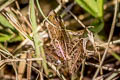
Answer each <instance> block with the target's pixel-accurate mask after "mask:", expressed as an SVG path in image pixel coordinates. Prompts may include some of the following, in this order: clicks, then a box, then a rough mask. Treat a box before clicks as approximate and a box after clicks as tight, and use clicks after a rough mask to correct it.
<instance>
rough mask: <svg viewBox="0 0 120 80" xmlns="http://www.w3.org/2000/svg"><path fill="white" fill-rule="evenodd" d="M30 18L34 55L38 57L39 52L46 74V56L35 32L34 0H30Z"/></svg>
mask: <svg viewBox="0 0 120 80" xmlns="http://www.w3.org/2000/svg"><path fill="white" fill-rule="evenodd" d="M30 20H31V24H32V30H33V39H34V45H35V51H36V55H37V57H40V54H41V56H42V58H43V61H42V65H43V68H44V71H45V73H46V74H47V75H48V69H47V64H46V58H45V54H44V49H43V42H42V40H41V38H40V36H39V35H38V33H37V22H36V15H35V8H34V0H30Z"/></svg>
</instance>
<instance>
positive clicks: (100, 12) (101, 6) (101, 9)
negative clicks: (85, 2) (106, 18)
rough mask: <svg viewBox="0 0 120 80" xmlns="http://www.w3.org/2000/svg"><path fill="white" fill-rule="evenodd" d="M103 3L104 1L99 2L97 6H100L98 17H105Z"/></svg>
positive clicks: (98, 0) (99, 0)
mask: <svg viewBox="0 0 120 80" xmlns="http://www.w3.org/2000/svg"><path fill="white" fill-rule="evenodd" d="M103 3H104V0H97V6H98V11H99V12H98V16H99V17H103Z"/></svg>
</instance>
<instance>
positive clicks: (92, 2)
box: [75, 0, 103, 18]
mask: <svg viewBox="0 0 120 80" xmlns="http://www.w3.org/2000/svg"><path fill="white" fill-rule="evenodd" d="M75 1H76V2H77V3H78V4H79V5H80V6H81V7H82V8H83V9H85V10H86V11H87V12H89V13H90V14H91V15H92V16H94V17H98V18H101V17H102V16H103V0H75Z"/></svg>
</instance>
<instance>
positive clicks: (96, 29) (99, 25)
mask: <svg viewBox="0 0 120 80" xmlns="http://www.w3.org/2000/svg"><path fill="white" fill-rule="evenodd" d="M91 25H92V26H94V28H89V30H91V31H92V32H94V33H99V32H100V31H101V30H102V29H103V28H104V22H103V21H102V20H98V19H97V20H95V21H94V22H93V23H92V24H91Z"/></svg>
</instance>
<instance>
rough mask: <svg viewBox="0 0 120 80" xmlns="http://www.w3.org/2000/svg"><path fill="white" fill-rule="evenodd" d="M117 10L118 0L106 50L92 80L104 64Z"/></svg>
mask: <svg viewBox="0 0 120 80" xmlns="http://www.w3.org/2000/svg"><path fill="white" fill-rule="evenodd" d="M117 8H118V0H116V5H115V11H114V18H113V22H112V26H111V30H110V35H109V39H108V45H107V48H106V49H105V52H104V54H103V57H102V60H101V62H100V65H99V67H98V69H97V71H96V72H95V74H94V76H93V80H95V78H96V77H97V75H98V73H99V70H100V68H101V66H102V64H103V62H104V59H105V56H106V54H107V51H108V49H109V45H110V41H111V39H112V36H113V32H114V28H115V21H116V16H117Z"/></svg>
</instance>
